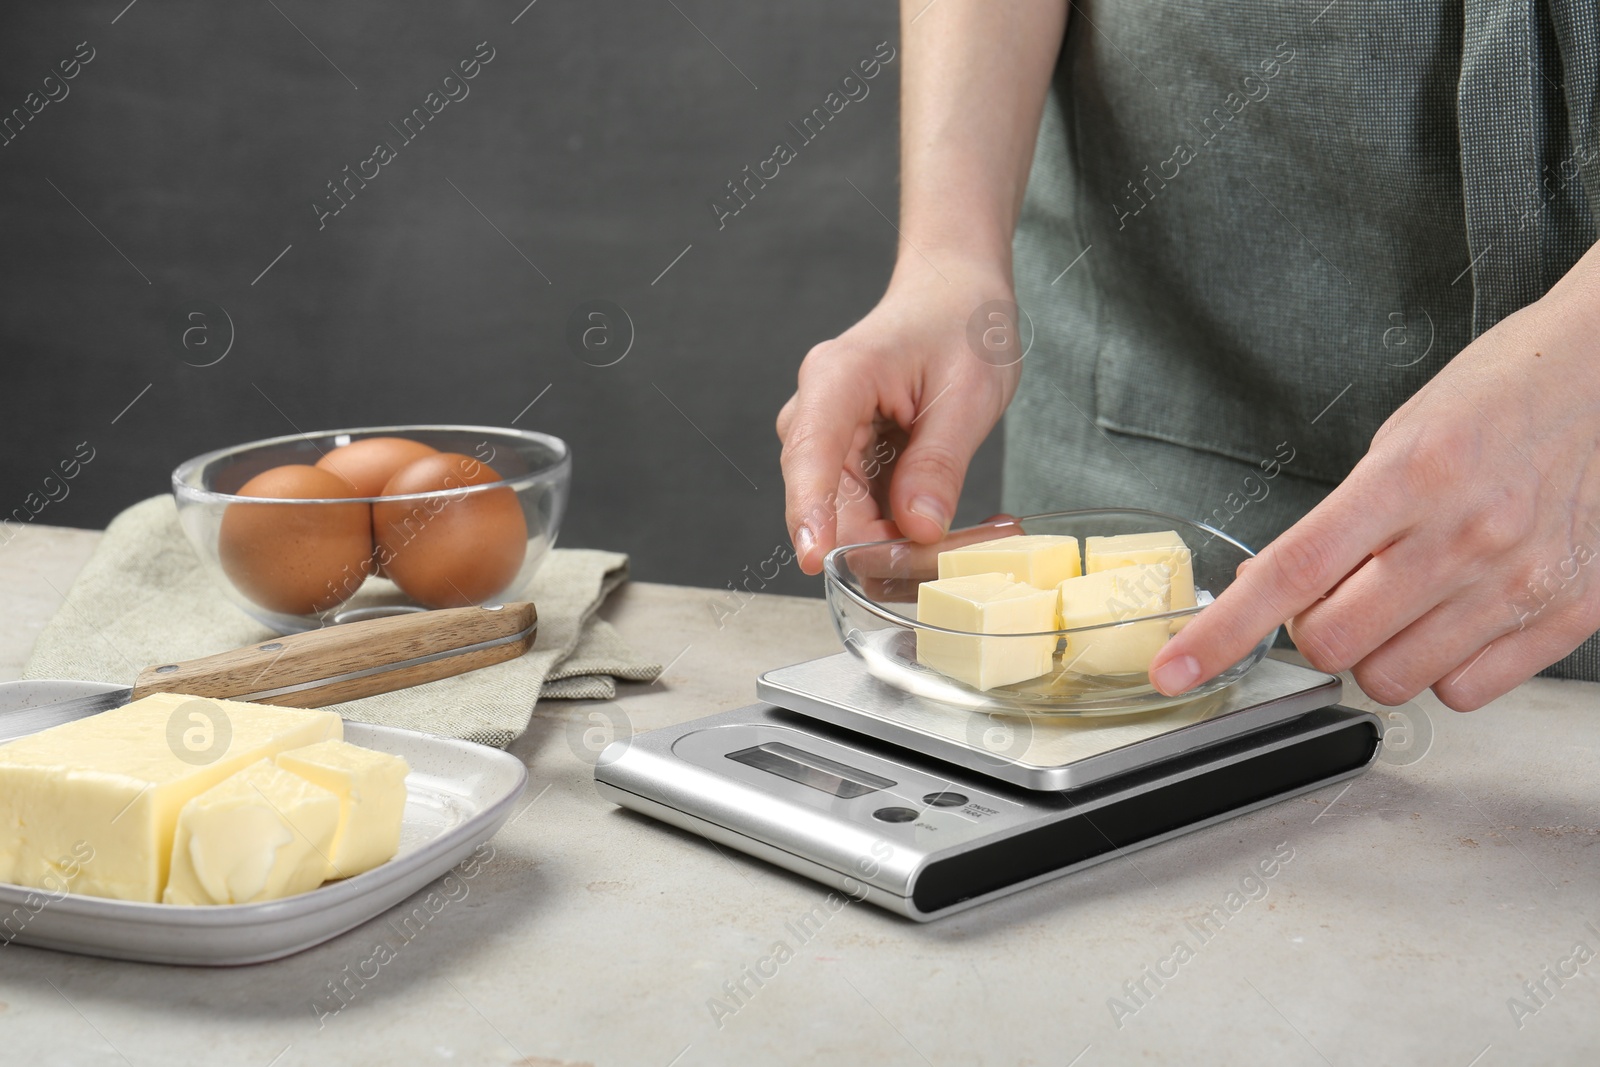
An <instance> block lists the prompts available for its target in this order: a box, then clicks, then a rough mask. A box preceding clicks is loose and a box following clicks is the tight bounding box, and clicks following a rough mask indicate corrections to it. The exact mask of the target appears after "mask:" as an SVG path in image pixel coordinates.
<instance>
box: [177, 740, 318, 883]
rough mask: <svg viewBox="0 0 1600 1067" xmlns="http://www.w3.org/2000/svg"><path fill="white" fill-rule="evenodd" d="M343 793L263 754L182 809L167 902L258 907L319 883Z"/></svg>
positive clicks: (179, 814) (179, 816) (179, 815)
mask: <svg viewBox="0 0 1600 1067" xmlns="http://www.w3.org/2000/svg"><path fill="white" fill-rule="evenodd" d="M338 828H339V798H338V797H336V796H335V795H334V794H332V793H330V792H329V791H328V790H326V789H323V788H322V787H321V786H319V785H312V784H311V783H310V782H308V781H306V780H305V779H304V778H301V777H300V776H299V775H297V774H291V773H289V772H288V771H285V770H283V769H281V768H279V767H277V766H276V765H274V764H273V762H272V761H271V760H268V759H263V760H259V761H257V762H255V763H252V764H251V765H250V766H248V767H246V768H245V769H244V770H242V771H240V772H239V773H238V774H235V775H234V776H233V777H231V778H228V779H226V780H224V781H223V782H222V783H221V784H220V785H215V786H212V787H211V788H210V789H207V790H206V791H205V792H204V793H201V794H200V795H199V796H197V797H195V798H193V799H192V800H190V801H189V803H187V804H185V805H184V806H183V810H182V811H180V812H179V813H178V828H177V833H176V834H175V835H174V837H173V840H172V876H171V878H170V879H169V880H168V881H167V888H166V891H165V892H164V893H163V894H162V896H161V900H162V903H165V904H254V903H257V902H259V901H263V900H277V899H278V898H280V897H292V896H294V895H295V894H296V893H305V892H308V891H310V890H312V889H315V888H317V886H319V885H321V884H322V882H323V878H324V876H325V875H326V874H327V873H328V853H329V850H330V849H331V848H332V847H333V835H334V832H335V831H336V830H338Z"/></svg>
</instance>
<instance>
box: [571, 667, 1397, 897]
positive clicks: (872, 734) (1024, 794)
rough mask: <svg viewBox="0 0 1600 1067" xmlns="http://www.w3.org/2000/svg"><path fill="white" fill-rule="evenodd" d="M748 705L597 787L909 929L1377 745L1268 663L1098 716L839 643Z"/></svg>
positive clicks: (1378, 733) (1172, 830)
mask: <svg viewBox="0 0 1600 1067" xmlns="http://www.w3.org/2000/svg"><path fill="white" fill-rule="evenodd" d="M757 695H758V696H759V697H760V698H761V699H762V701H763V703H758V704H752V705H750V706H749V707H744V708H739V709H737V710H735V711H728V712H723V713H721V714H718V715H710V716H707V717H705V718H702V719H695V720H694V721H692V722H686V723H682V724H679V725H677V726H670V727H666V728H664V729H660V730H652V731H650V732H648V733H644V734H640V735H638V736H636V737H633V738H629V739H627V740H622V741H615V742H613V743H612V744H611V745H609V746H607V748H606V749H605V751H604V752H602V753H601V755H600V759H599V761H598V762H597V763H596V765H595V782H596V786H597V788H598V789H599V791H600V794H601V795H602V796H604V797H606V798H608V799H610V800H612V801H615V802H616V803H618V804H620V805H622V806H623V807H626V808H631V809H633V810H634V811H638V812H642V813H643V814H645V815H649V816H651V817H653V818H656V819H660V820H661V821H663V822H666V823H670V824H672V825H674V826H678V827H681V828H683V829H685V830H690V831H692V832H694V833H696V834H699V835H701V836H703V837H707V838H709V839H711V840H712V841H715V842H718V843H721V844H724V845H728V846H730V847H732V848H736V849H739V850H740V851H742V852H748V853H749V854H750V855H752V856H758V857H760V858H761V859H764V860H767V861H769V862H771V863H775V864H777V865H778V866H780V867H784V868H787V869H788V870H791V871H794V872H796V873H798V874H803V875H805V876H806V877H808V878H813V879H815V880H817V881H819V882H822V883H823V884H825V885H829V886H832V887H834V888H836V889H838V890H840V891H842V892H844V893H846V894H849V895H850V896H851V897H852V898H854V899H856V900H867V901H871V902H872V903H874V904H878V905H880V906H882V907H885V908H887V909H889V910H890V911H894V912H898V913H899V914H901V915H905V916H908V917H910V918H912V919H916V920H918V921H923V922H925V921H928V920H930V919H937V918H939V917H941V916H944V915H949V914H950V913H952V912H956V911H961V910H963V909H965V908H970V907H972V906H974V905H977V904H981V903H983V902H984V901H987V900H991V899H993V898H995V897H998V896H1003V895H1004V894H1007V893H1012V892H1016V891H1017V890H1019V889H1026V888H1027V887H1029V886H1032V885H1037V884H1038V883H1040V882H1043V881H1047V880H1049V879H1051V878H1057V877H1059V876H1061V875H1063V874H1068V873H1071V872H1072V871H1075V870H1078V869H1080V868H1082V867H1087V866H1089V865H1091V864H1094V863H1099V862H1101V861H1102V860H1107V859H1111V858H1114V857H1116V856H1119V855H1122V854H1124V853H1127V852H1131V851H1134V850H1135V849H1140V848H1144V847H1146V846H1148V845H1153V844H1156V843H1158V842H1161V841H1165V840H1167V839H1168V838H1171V837H1176V836H1177V835H1179V834H1182V833H1186V832H1188V831H1190V830H1197V829H1199V828H1201V827H1204V826H1210V825H1212V824H1213V823H1217V822H1221V821H1222V820H1224V819H1227V818H1231V817H1232V816H1234V815H1239V814H1242V813H1244V812H1247V811H1254V810H1255V809H1257V808H1261V807H1265V806H1266V805H1268V804H1273V803H1276V802H1277V801H1280V800H1283V799H1285V798H1287V797H1291V796H1295V795H1296V794H1299V793H1304V792H1307V791H1309V790H1312V789H1317V788H1319V787H1321V786H1324V785H1327V784H1328V783H1330V782H1336V781H1339V780H1340V779H1343V778H1349V777H1352V776H1354V775H1357V774H1360V773H1361V772H1362V771H1364V770H1366V768H1367V767H1368V766H1369V765H1371V763H1372V761H1373V759H1374V758H1375V757H1376V756H1377V753H1378V748H1379V745H1380V744H1381V742H1382V734H1383V730H1382V726H1381V724H1380V723H1379V720H1378V718H1377V716H1375V715H1373V714H1371V713H1369V712H1364V711H1357V710H1354V709H1351V708H1346V707H1341V706H1339V704H1338V701H1339V698H1340V695H1341V683H1340V681H1339V679H1338V678H1335V677H1333V676H1332V675H1328V674H1323V673H1321V672H1319V671H1313V670H1308V669H1306V668H1304V667H1297V666H1295V665H1293V664H1289V663H1283V662H1280V661H1278V660H1271V659H1267V660H1263V661H1262V662H1261V663H1259V664H1258V665H1257V666H1256V667H1255V668H1254V669H1253V670H1252V671H1251V672H1250V673H1249V674H1247V675H1245V677H1244V678H1242V679H1240V680H1239V681H1238V682H1237V683H1236V684H1234V685H1233V686H1231V687H1230V688H1228V689H1226V690H1223V691H1222V692H1220V693H1217V694H1213V695H1212V696H1210V697H1207V698H1202V699H1200V700H1197V701H1193V702H1191V703H1189V704H1182V705H1178V706H1176V707H1173V708H1167V709H1163V710H1159V711H1153V712H1140V713H1137V714H1130V715H1125V716H1117V717H1111V718H1106V717H1083V716H1074V715H1060V714H1043V713H1022V712H1014V711H996V712H993V713H989V714H985V713H984V712H981V711H976V712H975V711H972V710H968V709H965V708H954V707H950V706H947V705H942V704H937V703H934V702H932V701H930V700H927V699H925V698H922V697H917V696H913V695H911V694H909V693H906V692H904V691H902V690H899V689H896V688H894V687H893V686H890V685H888V684H886V683H884V682H881V681H879V680H878V679H876V678H874V677H873V676H872V675H871V674H869V673H868V672H867V669H866V668H865V666H864V665H863V664H862V662H861V660H860V659H858V658H857V657H855V656H854V655H852V654H850V653H848V652H841V653H839V654H838V655H834V656H828V657H825V658H823V659H818V660H812V661H810V662H807V663H799V664H795V665H794V666H792V667H784V668H782V669H780V670H775V671H769V672H768V673H766V674H764V675H762V676H761V679H760V682H759V684H758V686H757Z"/></svg>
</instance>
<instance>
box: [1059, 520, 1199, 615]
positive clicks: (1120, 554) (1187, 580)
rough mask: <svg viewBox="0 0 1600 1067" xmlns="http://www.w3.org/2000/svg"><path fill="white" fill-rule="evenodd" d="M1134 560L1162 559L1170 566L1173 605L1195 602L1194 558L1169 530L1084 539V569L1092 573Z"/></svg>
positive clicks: (1185, 605) (1150, 561)
mask: <svg viewBox="0 0 1600 1067" xmlns="http://www.w3.org/2000/svg"><path fill="white" fill-rule="evenodd" d="M1135 563H1165V564H1166V565H1167V566H1168V567H1171V568H1172V607H1171V608H1170V609H1167V610H1171V611H1179V610H1181V609H1183V608H1192V607H1194V606H1195V599H1194V559H1193V555H1192V553H1190V551H1189V546H1188V545H1186V544H1184V543H1183V538H1181V537H1179V536H1178V535H1177V533H1176V532H1174V531H1172V530H1162V531H1161V532H1160V533H1137V534H1118V535H1117V536H1115V537H1088V538H1085V539H1084V542H1083V573H1085V574H1095V573H1097V572H1099V571H1109V570H1111V569H1113V568H1116V567H1127V566H1131V565H1132V564H1135Z"/></svg>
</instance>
